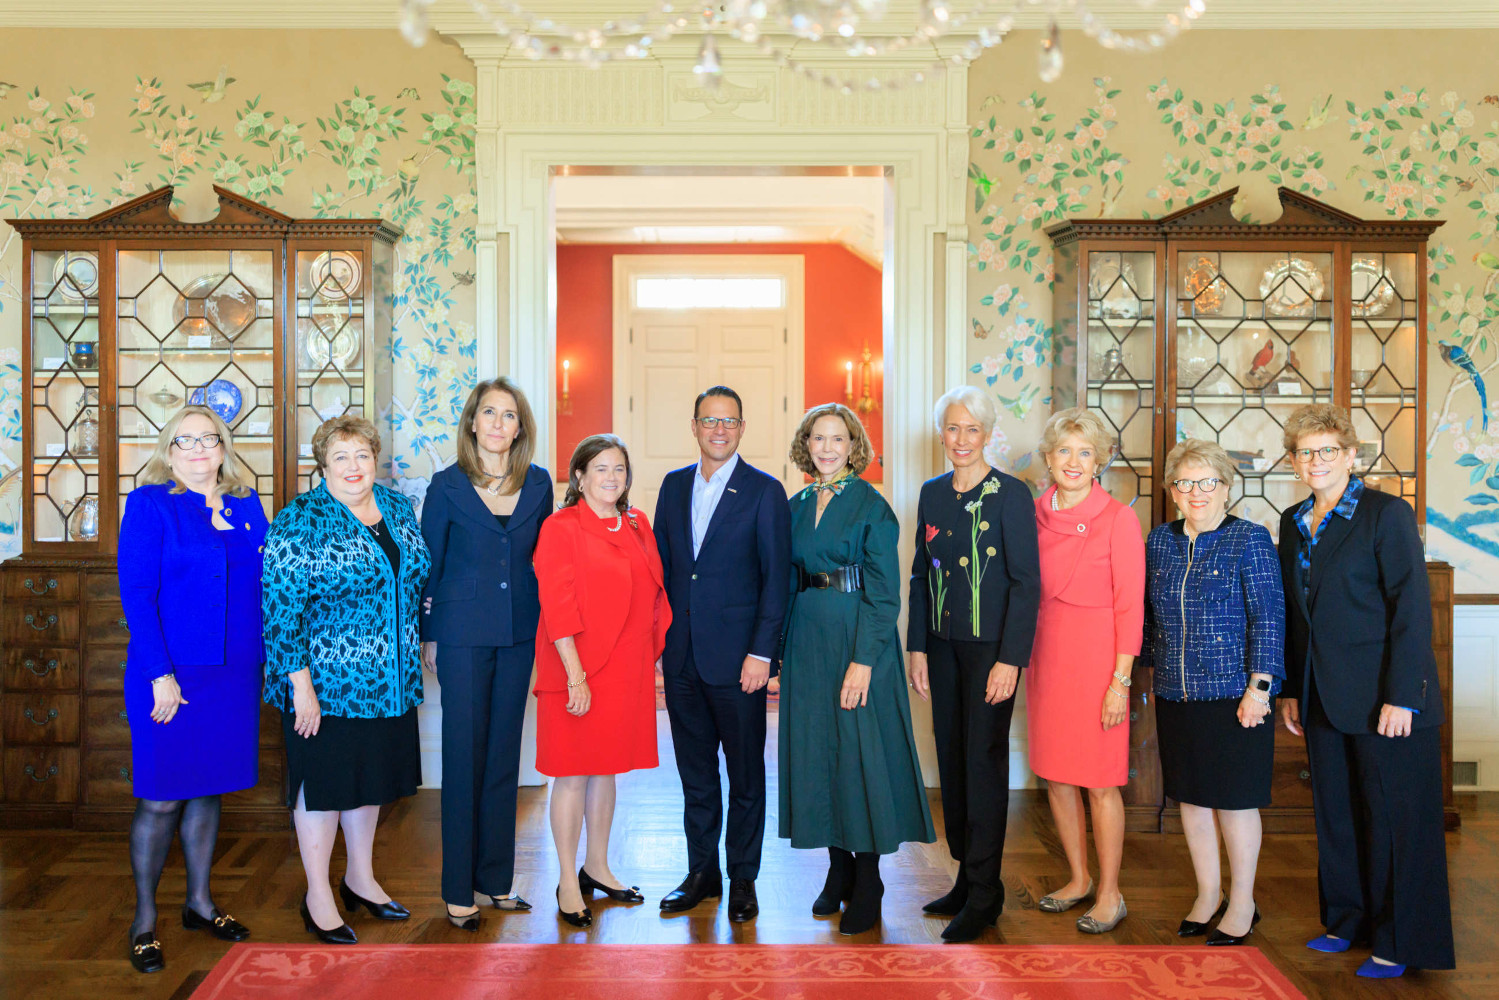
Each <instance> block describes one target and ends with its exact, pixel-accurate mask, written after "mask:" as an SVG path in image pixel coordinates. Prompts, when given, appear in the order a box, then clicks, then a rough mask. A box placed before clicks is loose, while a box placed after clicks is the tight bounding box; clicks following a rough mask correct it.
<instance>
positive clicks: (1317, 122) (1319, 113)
mask: <svg viewBox="0 0 1499 1000" xmlns="http://www.w3.org/2000/svg"><path fill="white" fill-rule="evenodd" d="M1317 101H1318V99H1317V98H1315V97H1313V98H1312V109H1311V110H1310V111H1308V112H1307V113H1306V121H1304V122H1302V123H1301V127H1302V128H1303V129H1305V130H1306V131H1308V132H1310V131H1312V130H1313V129H1319V128H1321V127H1322V126H1323V125H1326V124H1327V108H1328V106H1329V105H1331V104H1332V95H1331V94H1328V95H1327V100H1325V101H1322V103H1321V106H1320V107H1319V106H1318V103H1317Z"/></svg>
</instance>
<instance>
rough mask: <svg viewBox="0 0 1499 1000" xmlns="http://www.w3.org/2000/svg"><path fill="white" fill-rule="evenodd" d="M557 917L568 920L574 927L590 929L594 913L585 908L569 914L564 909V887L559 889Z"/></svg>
mask: <svg viewBox="0 0 1499 1000" xmlns="http://www.w3.org/2000/svg"><path fill="white" fill-rule="evenodd" d="M557 916H559V917H561V918H562V919H563V920H566V921H567V922H568V923H570V924H572V925H573V926H574V927H589V926H591V925H592V924H593V911H592V910H590V909H589V908H588V907H587V906H584V907H583V908H582V909H581V910H579V911H578V912H577V913H569V912H567V911H566V910H564V909H563V908H562V887H561V886H560V885H559V886H558V887H557Z"/></svg>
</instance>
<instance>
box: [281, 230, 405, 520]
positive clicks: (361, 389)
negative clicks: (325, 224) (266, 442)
mask: <svg viewBox="0 0 1499 1000" xmlns="http://www.w3.org/2000/svg"><path fill="white" fill-rule="evenodd" d="M368 271H369V261H368V259H367V258H366V254H365V252H364V250H363V249H362V248H360V247H357V246H351V247H349V248H346V249H321V250H310V249H309V250H303V249H299V250H296V251H295V252H294V254H293V274H294V278H293V282H294V284H293V288H294V289H295V296H296V314H297V338H296V360H295V366H296V367H295V373H296V377H295V380H294V388H293V390H292V392H293V400H292V408H293V409H292V412H293V418H292V419H293V424H294V427H295V430H294V440H295V442H296V456H297V457H296V479H295V482H294V483H293V492H294V493H303V492H305V491H307V490H309V489H312V488H313V487H314V486H316V485H317V484H318V483H319V482H320V479H319V477H318V475H317V471H316V464H315V463H314V462H313V457H312V436H313V434H314V433H316V431H317V429H318V427H319V426H320V425H321V424H322V423H323V422H324V421H325V420H330V419H332V418H333V417H337V416H341V415H343V414H345V413H349V414H353V415H355V416H362V417H367V418H368V417H371V413H370V412H369V410H370V409H371V407H370V404H369V401H368V400H367V398H366V388H367V380H366V378H365V374H366V373H365V318H366V317H365V290H366V289H367V288H368V287H369V286H368V282H369V280H370V275H369V273H368ZM387 444H388V442H387Z"/></svg>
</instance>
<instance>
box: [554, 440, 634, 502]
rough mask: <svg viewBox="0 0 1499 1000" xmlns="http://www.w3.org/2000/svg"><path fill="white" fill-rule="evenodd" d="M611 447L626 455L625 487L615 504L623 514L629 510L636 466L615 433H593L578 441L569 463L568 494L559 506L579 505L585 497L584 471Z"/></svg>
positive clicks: (628, 451) (628, 450)
mask: <svg viewBox="0 0 1499 1000" xmlns="http://www.w3.org/2000/svg"><path fill="white" fill-rule="evenodd" d="M610 448H618V449H619V453H620V454H621V455H623V456H624V457H625V488H624V491H623V492H622V493H620V495H619V498H618V499H617V500H615V501H614V506H615V507H616V508H617V509H618V510H619V512H620V513H621V514H625V513H628V512H629V510H630V486H631V485H632V484H633V483H634V482H635V467H634V466H633V465H631V464H630V449H628V448H626V447H625V443H624V442H623V441H622V440H620V439H619V438H618V437H616V436H615V435H613V434H591V435H589V436H588V437H586V438H584V439H583V440H581V441H579V442H578V446H577V447H576V448H574V449H573V457H572V461H570V462H568V463H567V495H566V496H564V497H563V498H562V502H561V503H560V504H558V505H557V506H558V507H559V508H560V507H576V506H577V505H578V503H579V501H581V500H582V499H583V486H582V483H583V473H585V472H587V471H588V463H589V462H592V461H593V460H594V459H595V458H598V457H599V456H600V455H602V454H603V453H604V452H606V451H608V450H609V449H610Z"/></svg>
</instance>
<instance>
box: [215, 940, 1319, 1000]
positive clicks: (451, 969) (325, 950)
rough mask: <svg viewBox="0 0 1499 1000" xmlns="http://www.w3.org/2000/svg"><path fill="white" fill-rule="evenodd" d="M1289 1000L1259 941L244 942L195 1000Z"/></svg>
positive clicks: (1287, 990)
mask: <svg viewBox="0 0 1499 1000" xmlns="http://www.w3.org/2000/svg"><path fill="white" fill-rule="evenodd" d="M520 996H536V997H538V998H540V1000H873V998H885V997H890V998H900V1000H944V998H945V1000H981V998H982V1000H1001V998H1006V1000H1074V998H1076V1000H1082V998H1088V1000H1147V998H1151V1000H1154V998H1160V1000H1167V998H1172V1000H1175V998H1182V1000H1185V998H1192V1000H1203V998H1212V1000H1237V998H1244V1000H1250V998H1253V1000H1283V998H1284V1000H1290V998H1293V997H1301V996H1302V995H1301V994H1300V993H1299V992H1297V991H1296V989H1295V988H1294V987H1292V986H1291V984H1290V982H1289V981H1288V980H1287V979H1286V978H1285V977H1284V976H1283V975H1281V974H1280V972H1278V971H1277V970H1276V968H1275V967H1274V966H1273V965H1271V964H1270V960H1269V959H1267V958H1265V956H1264V955H1262V954H1260V952H1259V951H1258V950H1257V949H1255V948H1203V947H1201V946H1198V947H1192V948H1175V947H1139V948H1115V947H1108V946H1104V945H1098V946H1092V947H1075V946H1063V945H1054V946H1038V947H1021V946H1007V945H965V946H947V947H943V946H926V945H897V946H889V945H842V946H838V945H834V946H828V945H718V944H697V945H609V944H534V945H523V944H521V945H506V944H495V945H461V944H422V945H353V946H349V947H332V946H327V945H309V946H301V945H278V944H239V945H235V946H234V947H233V948H231V949H230V950H229V953H228V954H227V955H225V956H224V958H223V959H222V960H221V961H220V962H219V964H218V965H217V966H215V967H214V969H213V971H212V972H211V973H209V975H208V978H207V979H206V980H204V982H203V985H201V986H199V987H198V989H197V990H196V991H195V992H194V993H193V1000H231V998H232V1000H255V998H258V997H265V998H271V997H274V998H276V1000H301V998H307V1000H345V998H347V1000H354V998H358V1000H419V998H424V997H441V998H442V1000H479V998H497V997H520Z"/></svg>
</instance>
